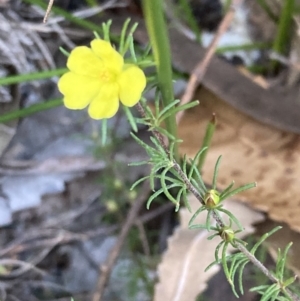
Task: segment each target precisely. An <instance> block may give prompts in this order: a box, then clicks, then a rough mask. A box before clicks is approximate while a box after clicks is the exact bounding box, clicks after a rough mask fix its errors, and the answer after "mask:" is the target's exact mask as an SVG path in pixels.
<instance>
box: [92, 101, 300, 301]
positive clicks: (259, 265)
mask: <svg viewBox="0 0 300 301" xmlns="http://www.w3.org/2000/svg"><path fill="white" fill-rule="evenodd" d="M136 107H137V110H138V111H139V113H140V114H141V116H142V117H146V111H145V110H144V108H143V106H142V105H141V104H140V103H138V104H137V105H136ZM152 133H153V135H154V136H155V138H156V139H157V140H158V141H159V142H160V143H161V146H162V147H163V149H164V151H165V153H166V154H167V155H168V157H169V159H170V151H169V149H168V147H167V145H166V144H165V142H164V137H163V135H162V134H161V133H160V132H158V131H156V130H152ZM172 163H173V168H174V169H175V170H176V172H177V173H178V175H179V177H180V178H181V179H182V181H183V182H184V184H185V185H186V187H187V190H188V191H189V192H190V193H192V194H193V195H194V196H195V197H196V198H197V200H198V201H199V202H200V203H201V204H202V205H204V201H203V200H202V198H201V195H200V194H199V193H198V191H197V189H196V188H195V186H194V185H193V184H192V183H191V182H190V180H189V179H188V177H187V176H186V174H185V173H184V172H183V170H182V169H181V167H180V165H179V164H178V163H177V162H176V161H175V160H174V159H173V160H172ZM212 216H213V218H214V219H215V221H216V223H217V224H218V226H219V227H220V228H223V227H224V226H225V225H224V224H223V221H222V220H221V219H220V218H219V217H218V215H217V214H215V212H213V214H212ZM235 244H236V247H237V249H239V250H240V251H241V252H242V253H243V254H244V255H245V256H246V257H247V258H248V259H249V261H251V262H252V263H253V264H254V265H255V266H256V267H257V268H258V269H259V270H260V271H261V272H262V273H264V274H265V275H266V276H267V277H268V278H269V279H270V280H271V281H272V282H275V283H278V279H277V278H276V277H275V276H274V275H273V274H272V273H271V272H270V271H269V270H268V269H267V268H266V267H265V266H264V265H263V264H262V263H261V262H260V261H259V260H258V259H257V258H256V257H255V256H254V255H253V254H252V253H250V252H249V251H248V250H247V249H246V248H245V246H244V245H243V244H242V243H239V242H236V243H235ZM286 293H287V294H288V295H289V297H290V298H291V299H292V300H293V301H300V298H299V297H298V296H296V295H295V294H294V293H293V292H291V291H290V290H289V289H286ZM93 301H94V300H93Z"/></svg>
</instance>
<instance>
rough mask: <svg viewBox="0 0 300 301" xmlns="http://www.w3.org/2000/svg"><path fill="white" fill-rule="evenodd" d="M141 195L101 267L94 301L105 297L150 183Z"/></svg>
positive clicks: (147, 183) (146, 184)
mask: <svg viewBox="0 0 300 301" xmlns="http://www.w3.org/2000/svg"><path fill="white" fill-rule="evenodd" d="M140 191H141V193H140V194H139V198H138V199H137V200H136V201H135V203H134V204H133V205H132V207H131V208H130V211H129V213H128V215H127V217H126V221H125V223H124V225H123V226H122V230H121V233H120V235H119V238H118V240H117V242H116V244H115V246H114V247H113V249H112V250H111V252H110V255H109V257H108V259H107V263H106V265H105V266H102V267H101V272H102V274H101V275H100V277H99V279H98V282H97V286H96V291H95V293H94V295H93V299H92V301H100V300H101V298H102V297H103V294H104V290H105V287H106V285H107V282H108V280H109V276H110V274H111V271H112V268H113V266H114V264H115V263H116V261H117V259H118V256H119V254H120V252H121V250H122V247H123V244H124V242H125V238H126V236H127V234H128V232H129V230H130V228H131V226H132V225H134V223H135V219H136V218H137V215H138V212H139V210H140V208H141V207H142V205H143V204H144V202H145V199H146V195H145V194H146V193H148V191H149V181H145V182H144V184H143V186H142V188H141V190H140Z"/></svg>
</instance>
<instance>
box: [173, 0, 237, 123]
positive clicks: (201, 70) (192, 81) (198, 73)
mask: <svg viewBox="0 0 300 301" xmlns="http://www.w3.org/2000/svg"><path fill="white" fill-rule="evenodd" d="M240 2H241V0H233V1H232V3H231V5H230V7H229V9H228V11H227V13H226V15H225V17H224V18H223V20H222V22H221V24H220V25H219V27H218V30H217V32H216V34H215V36H214V38H213V40H212V41H211V43H210V45H209V46H208V48H207V51H206V53H205V55H204V58H203V59H202V60H201V61H200V62H199V63H198V64H197V66H196V67H195V69H194V70H193V72H192V74H191V76H190V78H189V81H188V84H187V87H186V90H185V92H184V94H183V96H182V99H181V102H180V105H184V104H187V103H188V102H190V101H191V99H192V98H193V95H194V93H195V90H196V88H197V85H198V84H199V83H200V82H201V81H202V79H203V77H204V75H205V72H206V70H207V67H208V65H209V63H210V61H211V59H212V58H213V55H214V53H215V51H216V48H217V45H218V42H219V39H220V38H221V36H222V35H223V33H224V32H225V31H226V30H227V28H228V27H229V25H230V23H231V21H232V19H233V16H234V13H235V8H236V7H237V6H238V5H239V4H240ZM182 116H183V111H180V112H178V113H177V115H176V121H177V124H178V123H179V121H180V120H181V118H182Z"/></svg>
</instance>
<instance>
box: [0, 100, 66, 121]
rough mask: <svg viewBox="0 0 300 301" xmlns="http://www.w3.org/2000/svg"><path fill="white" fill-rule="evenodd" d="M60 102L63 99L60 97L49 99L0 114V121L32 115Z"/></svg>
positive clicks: (56, 105) (58, 104)
mask: <svg viewBox="0 0 300 301" xmlns="http://www.w3.org/2000/svg"><path fill="white" fill-rule="evenodd" d="M62 104H63V101H62V99H61V98H59V99H53V100H49V101H47V102H43V103H38V104H35V105H32V106H30V107H28V108H24V109H21V110H16V111H13V112H10V113H7V114H4V115H2V116H0V123H5V122H8V121H11V120H14V119H18V118H21V117H26V116H29V115H32V114H34V113H37V112H41V111H45V110H49V109H52V108H55V107H59V106H61V105H62Z"/></svg>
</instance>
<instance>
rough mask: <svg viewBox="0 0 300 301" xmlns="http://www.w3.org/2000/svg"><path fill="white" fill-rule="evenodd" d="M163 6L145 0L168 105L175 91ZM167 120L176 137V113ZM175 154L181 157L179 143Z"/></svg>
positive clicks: (160, 84) (158, 75) (157, 64)
mask: <svg viewBox="0 0 300 301" xmlns="http://www.w3.org/2000/svg"><path fill="white" fill-rule="evenodd" d="M162 6H163V1H161V0H143V11H144V16H145V19H146V26H147V31H148V34H149V38H150V42H151V45H152V47H153V54H154V59H155V62H156V70H157V77H158V85H159V88H160V91H161V94H162V102H163V106H164V107H166V106H168V105H169V104H170V103H171V102H172V101H173V100H174V93H173V84H172V67H171V51H170V43H169V37H168V32H167V26H166V22H165V18H164V14H163V7H162ZM165 122H166V128H167V131H168V132H169V133H170V134H171V135H172V136H173V137H175V139H176V138H177V126H176V119H175V114H172V115H170V116H169V117H168V118H166V120H165ZM169 142H170V141H169ZM174 155H175V159H176V160H177V159H178V157H179V156H178V147H177V145H176V146H175V148H174Z"/></svg>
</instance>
